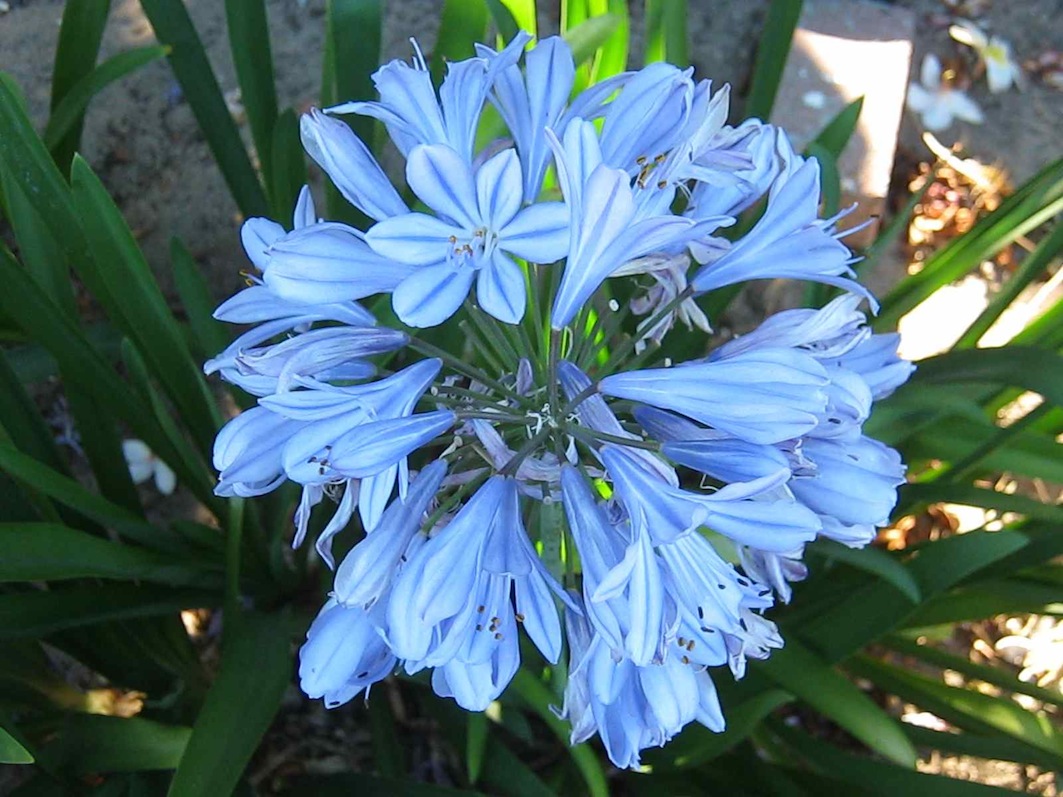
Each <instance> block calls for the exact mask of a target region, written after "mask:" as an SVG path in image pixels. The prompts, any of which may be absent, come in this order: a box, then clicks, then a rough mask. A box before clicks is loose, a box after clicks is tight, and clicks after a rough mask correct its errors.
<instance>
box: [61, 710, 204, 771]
mask: <svg viewBox="0 0 1063 797" xmlns="http://www.w3.org/2000/svg"><path fill="white" fill-rule="evenodd" d="M191 733H192V731H191V729H190V728H186V727H181V726H175V725H164V724H162V723H160V722H155V721H153V720H149V719H144V718H142V717H132V718H130V719H124V718H122V717H103V716H96V715H92V714H80V715H74V716H70V717H67V718H66V720H65V722H64V723H63V725H62V727H61V728H60V729H59V733H58V738H57V740H56V741H55V742H54V743H53V744H51V745H49V746H48V747H47V748H46V749H45V751H44V756H45V757H46V758H47V761H48V763H50V764H51V765H53V766H55V767H59V768H61V769H62V770H64V771H67V772H73V773H77V774H86V773H90V772H144V771H150V770H154V769H173V768H174V767H176V766H177V762H178V761H180V759H181V755H182V754H183V753H184V750H185V746H186V745H187V744H188V738H189V736H190V735H191Z"/></svg>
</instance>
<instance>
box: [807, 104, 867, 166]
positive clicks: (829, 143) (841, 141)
mask: <svg viewBox="0 0 1063 797" xmlns="http://www.w3.org/2000/svg"><path fill="white" fill-rule="evenodd" d="M863 108H864V98H863V97H857V98H856V99H855V100H853V101H852V102H851V103H849V104H848V105H846V106H845V107H844V108H842V109H841V110H840V111H838V113H837V114H836V115H835V117H834V118H833V119H831V120H830V121H829V122H827V125H826V127H824V128H823V129H822V130H820V131H819V135H817V136H816V137H815V138H814V139H812V144H815V145H817V146H819V147H822V148H823V150H824V151H825V152H826V153H828V154H829V155H831V156H832V157H833V158H834V160H835V161H837V160H838V158H840V157H841V155H842V152H843V151H844V150H845V147H846V146H847V145H848V144H849V140H850V139H851V138H852V137H853V133H854V132H855V131H856V125H857V122H859V121H860V112H861V111H862V110H863ZM809 146H811V144H810V145H809Z"/></svg>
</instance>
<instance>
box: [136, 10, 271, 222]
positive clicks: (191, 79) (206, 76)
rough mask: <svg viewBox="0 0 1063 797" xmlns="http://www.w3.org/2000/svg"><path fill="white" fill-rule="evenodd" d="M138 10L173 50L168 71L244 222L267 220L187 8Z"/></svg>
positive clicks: (251, 170) (257, 186)
mask: <svg viewBox="0 0 1063 797" xmlns="http://www.w3.org/2000/svg"><path fill="white" fill-rule="evenodd" d="M140 5H141V7H142V8H143V9H144V13H145V14H146V15H147V17H148V20H149V21H150V22H151V26H152V28H154V29H155V36H156V37H157V38H158V39H159V41H160V42H161V43H162V44H165V45H167V46H169V47H170V48H171V50H170V54H169V56H168V59H169V61H170V66H171V67H172V68H173V72H174V75H175V76H176V77H177V81H178V82H179V83H180V84H181V90H182V91H183V92H184V95H185V98H186V99H187V100H188V104H189V106H191V108H192V113H193V114H195V117H196V121H197V122H199V129H200V130H201V131H203V136H204V137H205V138H206V139H207V144H208V145H209V146H210V150H211V152H213V153H214V159H215V160H216V161H217V162H218V168H219V169H221V173H222V176H223V177H224V178H225V183H226V185H228V186H229V191H230V192H231V193H232V196H233V199H234V200H236V204H237V206H238V207H239V208H240V211H241V212H242V213H243V214H244V215H245V216H266V215H268V214H269V205H268V203H267V202H266V195H265V193H263V191H262V186H261V184H260V183H259V181H258V177H257V175H256V174H255V170H254V167H252V166H251V159H250V158H248V156H247V150H245V149H244V144H243V141H241V140H240V133H239V131H238V130H237V129H236V123H235V122H234V121H233V118H232V116H231V115H230V113H229V108H228V106H226V104H225V99H224V98H223V97H222V93H221V88H220V87H219V86H218V79H217V78H216V77H215V76H214V70H213V69H211V67H210V61H208V60H207V54H206V51H204V49H203V42H201V41H200V39H199V34H198V33H196V29H195V26H194V25H193V24H192V20H191V18H190V17H189V16H188V10H187V9H186V8H185V4H184V3H183V2H182V0H141V4H140Z"/></svg>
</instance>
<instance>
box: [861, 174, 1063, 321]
mask: <svg viewBox="0 0 1063 797" xmlns="http://www.w3.org/2000/svg"><path fill="white" fill-rule="evenodd" d="M1060 211H1063V159H1059V160H1056V161H1054V162H1053V163H1050V164H1049V165H1048V166H1046V167H1045V168H1044V169H1043V170H1041V172H1039V173H1038V174H1037V175H1035V176H1034V177H1033V178H1032V179H1031V180H1030V181H1029V182H1027V183H1025V184H1024V185H1022V186H1021V187H1020V188H1019V189H1018V190H1017V191H1016V192H1015V193H1014V194H1012V195H1011V196H1009V197H1008V198H1007V199H1005V200H1004V201H1003V202H1002V203H1001V204H1000V207H998V208H997V209H996V210H994V211H993V212H992V213H990V214H988V215H987V216H985V217H983V218H981V219H979V220H978V222H977V223H976V224H975V225H974V226H973V227H972V228H971V229H970V230H968V231H967V232H966V233H964V234H963V235H960V236H957V237H956V238H953V239H952V240H951V241H949V243H947V244H946V245H945V246H943V247H942V248H941V249H939V250H938V251H936V252H935V253H934V254H932V255H931V256H930V257H928V258H927V259H926V260H925V261H924V263H923V267H922V269H921V270H920V271H919V272H918V273H917V274H913V275H911V276H909V277H906V278H905V279H903V280H901V282H900V283H898V284H897V285H896V286H895V287H894V288H893V290H891V291H890V292H889V294H888V295H887V296H886V297H885V298H884V299H883V300H882V309H881V311H880V313H879V315H878V316H877V317H876V319H875V328H876V329H879V330H883V329H895V328H896V327H897V322H898V321H899V320H900V318H901V316H903V315H904V314H905V313H907V312H908V311H910V310H911V309H912V308H914V307H916V306H917V305H919V304H920V303H921V302H923V301H924V300H926V299H927V298H928V297H929V296H930V294H932V293H933V292H934V291H936V290H937V289H938V288H940V287H941V286H943V285H947V284H949V283H950V282H953V281H955V280H957V279H959V278H960V277H962V276H963V275H964V274H967V273H969V272H971V271H973V270H974V269H976V268H978V267H979V266H980V265H981V263H982V262H983V261H984V260H986V259H988V258H991V257H993V256H994V255H996V253H997V252H999V251H1001V250H1002V249H1003V248H1004V247H1005V246H1008V245H1009V244H1011V243H1012V242H1014V241H1015V240H1017V239H1018V238H1020V237H1021V236H1023V235H1026V234H1027V233H1029V232H1031V231H1032V230H1034V229H1036V228H1037V227H1039V226H1041V225H1042V224H1044V223H1045V222H1046V221H1048V220H1050V219H1052V218H1053V217H1054V216H1056V215H1058V214H1059V213H1060Z"/></svg>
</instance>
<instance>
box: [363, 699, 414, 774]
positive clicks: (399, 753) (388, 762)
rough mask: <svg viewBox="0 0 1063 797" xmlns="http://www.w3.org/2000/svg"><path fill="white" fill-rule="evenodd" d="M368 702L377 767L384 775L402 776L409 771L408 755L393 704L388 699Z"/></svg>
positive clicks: (374, 757)
mask: <svg viewBox="0 0 1063 797" xmlns="http://www.w3.org/2000/svg"><path fill="white" fill-rule="evenodd" d="M367 703H368V706H367V708H368V709H369V731H370V734H371V739H372V742H373V761H374V763H375V764H376V769H377V771H378V772H379V773H380V774H381V775H383V776H384V777H388V778H401V777H402V776H403V775H405V774H406V772H407V764H406V756H405V755H404V753H405V750H404V749H403V745H402V742H401V741H400V740H399V734H398V729H397V728H396V727H395V716H394V714H393V713H392V711H391V704H390V703H389V702H388V701H387V700H369V701H367Z"/></svg>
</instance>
